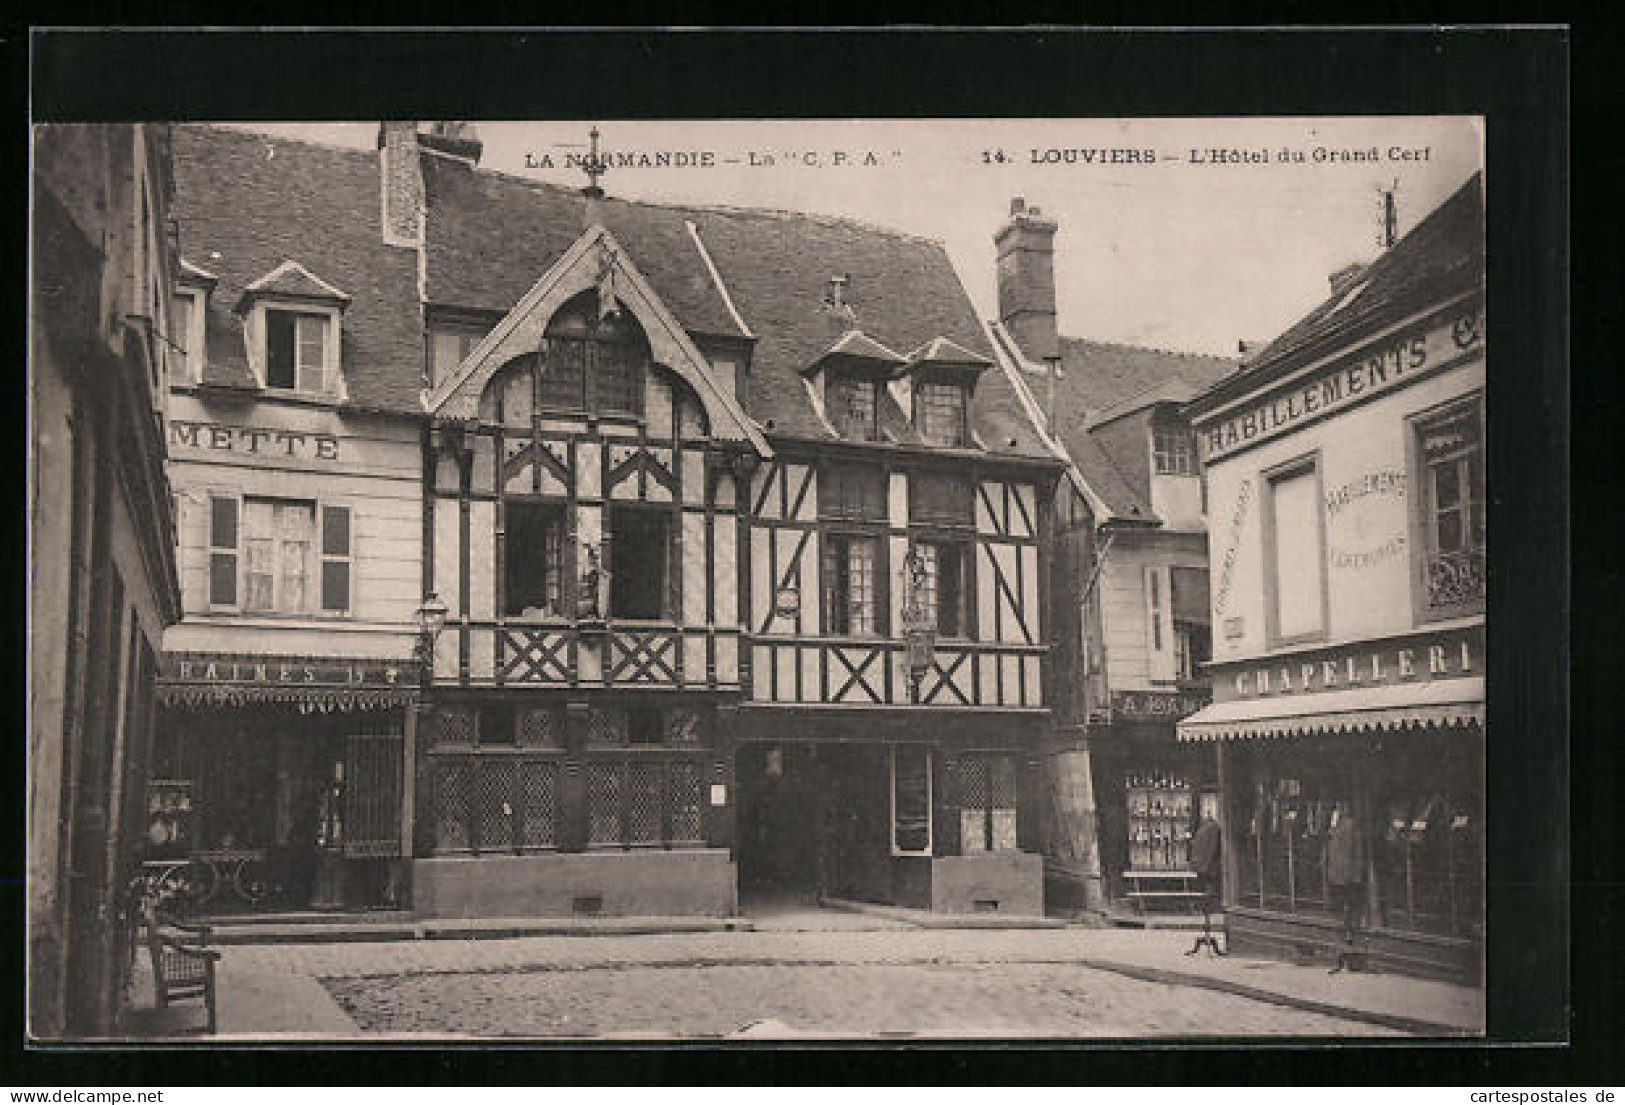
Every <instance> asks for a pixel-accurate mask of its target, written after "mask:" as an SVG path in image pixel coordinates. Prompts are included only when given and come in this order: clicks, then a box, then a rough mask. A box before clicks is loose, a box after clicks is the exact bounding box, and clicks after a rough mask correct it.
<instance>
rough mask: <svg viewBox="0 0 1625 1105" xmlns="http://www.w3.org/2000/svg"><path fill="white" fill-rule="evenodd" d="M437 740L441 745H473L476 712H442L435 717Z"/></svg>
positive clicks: (456, 710)
mask: <svg viewBox="0 0 1625 1105" xmlns="http://www.w3.org/2000/svg"><path fill="white" fill-rule="evenodd" d="M435 739H436V740H437V741H438V742H439V743H441V744H473V743H474V711H473V710H466V709H449V710H441V711H440V712H439V713H438V714H436V715H435Z"/></svg>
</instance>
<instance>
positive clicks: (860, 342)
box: [801, 330, 908, 376]
mask: <svg viewBox="0 0 1625 1105" xmlns="http://www.w3.org/2000/svg"><path fill="white" fill-rule="evenodd" d="M853 362H857V363H860V364H861V363H865V362H867V363H870V364H873V365H876V366H878V367H881V368H885V367H888V366H891V365H906V364H908V360H907V358H905V357H903V356H902V355H901V354H899V353H893V352H892V351H891V350H890V349H887V348H886V347H885V346H884V345H881V344H880V343H879V342H877V341H875V339H873V338H871V337H870V336H869V335H868V334H865V333H864V332H863V331H862V330H848V331H847V332H846V333H844V334H842V335H841V336H840V337H839V338H836V339H835V344H834V345H831V346H830V347H829V348H828V349H826V350H824V351H823V352H822V353H820V354H819V355H818V356H817V358H815V359H814V360H812V361H810V362H808V363H807V364H806V365H805V366H803V367H802V369H801V373H802V375H803V376H810V375H812V374H813V373H814V372H817V371H818V370H819V369H821V368H824V367H826V366H833V365H839V364H851V363H853Z"/></svg>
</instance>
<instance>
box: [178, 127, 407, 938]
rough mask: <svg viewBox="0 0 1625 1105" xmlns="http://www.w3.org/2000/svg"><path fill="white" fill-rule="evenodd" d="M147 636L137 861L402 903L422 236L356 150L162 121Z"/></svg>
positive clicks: (307, 904) (201, 884) (289, 892)
mask: <svg viewBox="0 0 1625 1105" xmlns="http://www.w3.org/2000/svg"><path fill="white" fill-rule="evenodd" d="M176 178H177V203H176V213H177V217H178V219H179V222H180V234H181V242H182V245H183V257H182V266H181V270H182V271H181V276H180V279H179V281H178V285H177V288H176V292H175V301H174V302H175V318H176V319H177V333H178V334H179V335H180V340H179V345H180V349H181V358H180V361H179V371H177V372H176V373H175V375H174V377H173V379H172V387H171V397H170V422H169V443H168V444H169V453H170V458H171V460H170V463H171V471H172V473H173V483H174V490H175V508H176V509H175V515H176V519H177V534H178V550H179V551H178V559H179V570H180V578H181V585H182V595H183V606H184V617H183V618H182V620H181V622H180V624H178V625H176V626H173V627H172V628H171V629H170V630H169V633H168V634H167V636H166V638H165V654H164V657H163V661H162V666H163V672H162V682H161V690H160V693H161V696H162V699H163V703H164V709H163V712H162V715H161V719H160V726H159V732H158V735H157V739H156V741H155V744H154V763H153V772H154V781H153V784H152V793H151V800H150V802H151V805H152V806H153V810H154V812H153V816H152V824H151V826H150V846H149V849H148V856H147V858H148V861H149V864H150V865H151V867H149V869H152V870H163V869H165V865H184V866H185V868H186V870H187V871H188V873H189V875H190V892H191V895H192V899H193V905H194V906H196V907H197V908H200V909H204V910H208V911H211V912H215V913H227V914H230V913H238V912H247V911H249V910H253V909H264V908H279V909H303V908H340V907H357V906H390V905H404V904H406V902H407V896H406V887H405V876H406V874H407V871H406V865H407V864H408V863H409V862H410V857H411V854H412V853H411V822H410V812H411V806H410V801H409V798H408V796H409V795H410V794H411V791H412V781H413V777H414V776H413V764H412V759H411V751H412V747H413V745H412V741H411V740H410V737H411V735H412V730H413V726H414V723H415V717H416V715H415V710H414V708H413V707H414V706H415V703H416V695H417V690H418V683H419V677H418V668H417V665H416V663H415V662H414V641H415V637H416V633H415V618H416V611H417V609H418V606H419V604H420V602H421V599H422V592H421V590H420V586H419V584H420V579H419V576H420V564H419V554H420V547H421V537H422V532H423V529H422V513H421V511H422V491H421V488H422V476H421V473H422V452H421V444H420V443H421V413H420V412H421V406H420V401H419V391H420V388H421V382H422V381H421V378H422V371H423V367H422V366H423V356H424V354H423V348H424V346H423V339H422V333H423V330H422V321H421V320H422V312H421V309H420V306H419V304H418V302H417V279H416V277H417V257H416V251H415V250H414V249H412V248H408V247H401V246H397V245H394V244H392V243H391V242H390V241H389V240H388V238H387V235H386V234H385V232H384V231H385V228H383V227H382V226H381V225H380V221H379V216H378V211H379V201H378V195H379V170H378V167H377V162H376V158H369V157H368V156H366V154H365V151H360V152H357V153H349V152H346V151H338V150H329V149H324V148H321V147H314V146H306V145H302V144H296V143H294V144H290V143H282V142H277V141H273V140H270V139H264V138H261V137H259V136H255V135H251V134H246V133H235V132H231V131H225V130H218V129H214V128H207V127H195V126H183V127H178V128H176Z"/></svg>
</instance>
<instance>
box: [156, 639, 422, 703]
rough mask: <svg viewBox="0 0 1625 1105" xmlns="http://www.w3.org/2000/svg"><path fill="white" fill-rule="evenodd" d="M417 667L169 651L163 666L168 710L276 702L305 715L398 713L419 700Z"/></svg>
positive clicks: (162, 691) (162, 693) (162, 695)
mask: <svg viewBox="0 0 1625 1105" xmlns="http://www.w3.org/2000/svg"><path fill="white" fill-rule="evenodd" d="M417 684H418V665H417V664H416V663H413V662H410V661H400V660H394V659H372V658H369V659H334V658H331V657H313V656H254V655H244V654H233V653H199V652H169V653H165V654H164V656H163V657H162V658H161V659H160V661H159V665H158V680H157V688H156V689H157V696H158V701H159V702H160V703H162V704H163V705H165V706H172V707H190V708H193V709H209V708H218V707H236V706H253V705H260V704H266V703H270V704H277V705H288V706H293V707H296V708H297V709H298V710H300V711H301V712H303V713H307V714H308V713H332V712H334V711H344V712H348V711H352V710H394V709H400V708H403V707H407V706H410V705H411V704H412V703H413V702H415V701H416V700H417V690H418V686H417Z"/></svg>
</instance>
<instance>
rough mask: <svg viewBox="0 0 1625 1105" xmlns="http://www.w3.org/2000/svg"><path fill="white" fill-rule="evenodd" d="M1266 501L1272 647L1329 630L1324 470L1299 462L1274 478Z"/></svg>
mask: <svg viewBox="0 0 1625 1105" xmlns="http://www.w3.org/2000/svg"><path fill="white" fill-rule="evenodd" d="M1268 487H1269V490H1268V493H1267V495H1266V497H1265V500H1264V523H1265V531H1264V532H1265V534H1266V535H1267V536H1266V538H1265V558H1266V559H1265V571H1266V573H1267V576H1266V579H1267V589H1266V591H1265V594H1266V595H1267V596H1268V602H1269V607H1268V611H1267V612H1268V615H1269V624H1270V638H1271V643H1272V644H1273V643H1281V642H1286V641H1292V640H1299V639H1302V638H1308V637H1315V636H1317V635H1320V634H1322V633H1324V632H1325V630H1326V617H1325V610H1326V556H1325V537H1324V534H1323V532H1322V529H1321V509H1320V465H1319V461H1318V459H1317V458H1310V459H1308V460H1306V461H1299V462H1294V463H1293V464H1290V465H1288V466H1286V467H1284V468H1281V469H1278V470H1277V471H1276V472H1274V473H1272V474H1271V475H1269V476H1268Z"/></svg>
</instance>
